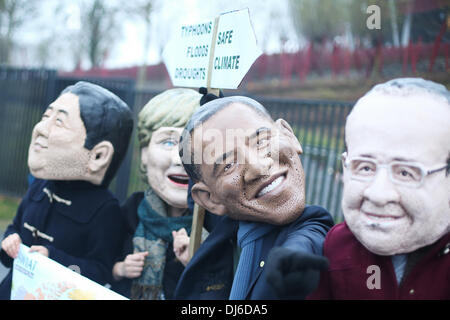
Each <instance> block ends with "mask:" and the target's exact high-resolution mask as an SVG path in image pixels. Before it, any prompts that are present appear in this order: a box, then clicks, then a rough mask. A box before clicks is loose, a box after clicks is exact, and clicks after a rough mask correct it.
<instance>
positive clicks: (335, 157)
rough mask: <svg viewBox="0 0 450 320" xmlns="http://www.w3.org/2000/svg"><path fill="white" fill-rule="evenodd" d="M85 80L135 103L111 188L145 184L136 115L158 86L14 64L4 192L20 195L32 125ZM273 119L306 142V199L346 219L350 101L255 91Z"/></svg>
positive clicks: (3, 97) (7, 74)
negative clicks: (128, 137) (132, 122)
mask: <svg viewBox="0 0 450 320" xmlns="http://www.w3.org/2000/svg"><path fill="white" fill-rule="evenodd" d="M80 80H86V81H90V82H93V83H97V84H99V85H101V86H103V87H105V88H107V89H109V90H111V91H112V92H114V93H115V94H117V95H118V96H119V97H121V98H122V99H123V100H124V101H125V102H126V103H127V104H128V105H129V106H130V107H131V109H132V111H133V114H134V120H135V128H134V131H133V135H132V140H131V141H130V146H129V149H128V151H127V155H126V157H125V159H124V162H123V163H122V165H121V167H120V169H119V171H118V173H117V175H116V178H115V179H114V180H113V182H112V183H111V185H110V189H111V191H112V192H114V193H115V194H116V195H117V197H118V198H119V199H120V200H121V201H123V200H125V199H126V197H127V196H129V195H130V194H131V193H133V192H135V191H141V190H144V189H145V188H146V185H145V182H144V181H143V180H142V178H141V175H140V172H139V164H140V150H139V147H138V142H137V137H136V124H137V116H138V114H139V112H140V110H141V109H142V107H143V106H144V105H145V104H146V103H147V102H148V101H149V100H150V99H151V98H152V97H154V96H155V95H157V94H158V93H159V92H158V91H149V90H137V89H136V88H135V83H134V80H130V79H111V78H108V79H102V78H89V79H86V78H69V77H59V76H57V74H56V72H55V71H53V70H29V69H14V68H9V67H2V66H0V135H1V139H0V194H6V195H12V196H17V197H21V196H23V195H24V194H25V192H26V190H27V188H28V183H27V176H28V173H29V171H28V166H27V155H28V147H29V143H30V138H31V131H32V128H33V126H34V125H35V124H36V123H37V122H38V121H39V119H40V117H41V116H42V112H43V111H44V110H45V108H46V107H47V106H48V104H49V103H50V102H51V101H53V100H54V99H56V97H57V96H58V95H59V93H60V92H61V91H62V90H63V89H64V88H65V87H67V86H68V85H71V84H74V83H75V82H77V81H80ZM251 97H252V98H254V99H256V100H257V101H259V102H261V103H262V104H263V105H264V106H265V107H266V108H267V109H268V111H269V113H270V114H271V115H272V117H273V118H274V119H278V118H283V119H285V120H286V121H287V122H289V124H290V125H291V127H292V128H293V130H294V132H295V134H296V135H297V137H298V138H299V141H300V143H301V144H302V147H303V154H302V156H301V159H302V164H303V167H304V170H305V175H306V200H307V203H308V204H316V205H320V206H323V207H325V208H327V209H328V210H329V211H330V212H331V213H332V214H333V215H334V217H335V219H336V220H340V219H341V216H342V215H341V209H340V202H341V193H342V183H341V172H342V170H341V163H340V154H341V153H342V152H343V149H344V124H345V118H346V116H347V115H348V113H349V112H350V110H351V107H352V104H351V103H343V102H336V101H309V100H298V99H280V98H268V97H257V96H251Z"/></svg>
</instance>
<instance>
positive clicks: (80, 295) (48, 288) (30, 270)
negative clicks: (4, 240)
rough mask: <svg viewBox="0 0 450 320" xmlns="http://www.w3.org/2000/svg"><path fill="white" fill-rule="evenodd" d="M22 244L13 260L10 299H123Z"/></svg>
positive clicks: (123, 298)
mask: <svg viewBox="0 0 450 320" xmlns="http://www.w3.org/2000/svg"><path fill="white" fill-rule="evenodd" d="M29 251H30V248H29V247H27V246H25V245H23V244H21V245H20V251H19V255H18V256H17V258H16V259H14V264H13V277H12V288H11V300H126V298H125V297H123V296H121V295H119V294H117V293H115V292H114V291H111V290H109V289H107V288H106V287H103V286H101V285H99V284H98V283H96V282H94V281H92V280H89V279H88V278H85V277H83V276H82V275H80V274H78V273H76V272H75V271H72V270H71V269H68V268H66V267H64V266H63V265H61V264H59V263H57V262H56V261H54V260H51V259H49V258H47V257H45V256H43V255H42V254H40V253H38V252H31V253H30V252H29Z"/></svg>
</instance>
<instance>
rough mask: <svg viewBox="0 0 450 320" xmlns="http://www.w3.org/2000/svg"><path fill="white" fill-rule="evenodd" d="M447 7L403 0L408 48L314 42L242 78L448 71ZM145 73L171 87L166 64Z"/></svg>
mask: <svg viewBox="0 0 450 320" xmlns="http://www.w3.org/2000/svg"><path fill="white" fill-rule="evenodd" d="M447 1H448V0H447ZM447 6H448V5H447ZM442 8H444V9H442ZM445 8H446V7H445V0H444V1H443V0H415V2H414V7H411V6H408V5H407V3H406V2H405V3H403V5H401V7H400V8H399V9H400V12H402V13H403V14H407V13H411V12H412V13H413V15H414V16H413V21H414V24H413V26H415V28H416V29H415V30H414V28H413V31H412V34H411V38H410V39H411V40H410V41H409V44H408V45H407V46H405V47H392V46H386V45H384V44H383V41H382V40H381V39H376V41H375V44H374V45H373V46H372V47H371V48H365V47H362V46H361V45H358V46H357V47H356V48H354V49H353V50H350V49H349V48H347V47H342V46H339V45H338V44H337V43H331V44H330V42H328V43H327V42H325V41H323V42H322V43H319V44H318V43H312V42H311V43H309V44H308V45H306V46H305V47H304V48H303V49H302V50H300V51H297V52H294V53H280V54H273V55H266V54H263V55H261V56H260V57H259V58H258V59H257V60H256V61H255V63H254V64H253V66H252V68H251V69H250V71H249V72H248V73H247V75H246V76H245V78H244V81H243V82H244V83H245V82H248V81H255V82H261V81H271V80H273V79H279V80H282V82H283V83H284V84H289V83H290V82H291V81H295V82H299V83H303V82H304V81H305V79H306V78H307V77H308V76H309V75H311V74H316V75H318V76H329V75H331V76H333V77H337V76H344V77H345V76H350V75H351V74H352V73H353V74H355V73H356V74H360V75H365V76H366V77H369V76H370V75H371V74H372V73H373V72H377V73H379V74H381V75H383V74H384V73H385V72H389V75H394V76H395V75H408V74H415V73H417V72H418V71H421V72H423V71H426V72H433V71H434V70H436V68H439V70H440V71H447V72H448V71H449V70H450V69H449V51H450V43H449V41H450V39H449V36H448V31H449V29H450V16H449V15H448V11H446V10H445ZM437 14H439V15H440V16H442V15H446V17H445V18H444V19H443V20H440V19H436V17H437ZM430 15H431V16H430ZM430 17H431V18H430ZM414 39H416V40H414ZM438 58H442V59H443V61H445V63H444V66H442V63H441V64H440V65H439V66H436V61H437V59H438ZM442 69H444V70H442ZM138 70H139V67H130V68H121V69H104V68H97V69H91V70H81V69H80V68H77V69H76V70H74V71H72V72H65V73H62V75H63V76H76V77H85V76H87V77H126V78H134V79H136V78H137V75H138ZM146 77H147V78H146V79H147V81H148V82H149V83H160V84H161V85H163V86H165V87H170V86H171V82H170V78H169V75H168V73H167V70H166V68H165V66H164V64H162V63H160V64H158V65H152V66H148V67H147V70H146Z"/></svg>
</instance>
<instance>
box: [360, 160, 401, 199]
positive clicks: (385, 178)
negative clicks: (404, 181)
mask: <svg viewBox="0 0 450 320" xmlns="http://www.w3.org/2000/svg"><path fill="white" fill-rule="evenodd" d="M379 170H380V171H379V172H378V173H377V174H376V175H375V177H374V178H373V180H372V181H371V182H369V183H370V184H369V185H368V186H367V188H366V189H365V190H364V197H365V198H366V199H368V200H369V201H371V202H372V203H374V204H376V205H377V206H384V205H386V204H388V203H391V202H394V203H395V202H399V200H400V195H399V194H398V192H397V189H396V187H395V185H394V184H393V183H392V181H391V179H390V178H389V175H388V172H387V169H386V168H380V169H379Z"/></svg>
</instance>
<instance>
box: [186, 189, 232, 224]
mask: <svg viewBox="0 0 450 320" xmlns="http://www.w3.org/2000/svg"><path fill="white" fill-rule="evenodd" d="M191 193H192V198H193V199H194V201H195V202H196V203H197V204H199V205H200V206H202V207H203V208H205V209H206V210H208V211H209V212H212V213H214V214H216V215H219V216H223V215H224V214H225V213H226V208H225V206H224V205H222V204H221V203H219V202H218V201H217V200H215V199H213V197H211V192H210V191H209V188H208V186H207V185H206V184H204V183H203V182H197V183H196V184H194V185H193V186H192V190H191Z"/></svg>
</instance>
